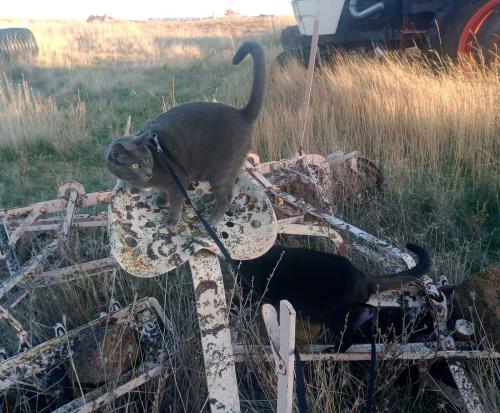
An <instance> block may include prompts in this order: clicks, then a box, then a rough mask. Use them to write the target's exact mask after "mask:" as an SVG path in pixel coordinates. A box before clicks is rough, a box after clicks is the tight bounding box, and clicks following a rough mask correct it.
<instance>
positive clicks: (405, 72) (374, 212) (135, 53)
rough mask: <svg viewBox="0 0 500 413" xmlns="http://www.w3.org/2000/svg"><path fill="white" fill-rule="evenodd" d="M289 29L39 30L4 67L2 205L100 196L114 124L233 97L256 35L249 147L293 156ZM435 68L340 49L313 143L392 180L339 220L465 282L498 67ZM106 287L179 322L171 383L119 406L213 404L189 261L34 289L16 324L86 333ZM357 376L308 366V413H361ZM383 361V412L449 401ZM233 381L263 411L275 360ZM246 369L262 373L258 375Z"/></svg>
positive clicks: (319, 86) (295, 133) (488, 189)
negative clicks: (261, 52)
mask: <svg viewBox="0 0 500 413" xmlns="http://www.w3.org/2000/svg"><path fill="white" fill-rule="evenodd" d="M1 23H2V25H7V26H9V25H11V26H16V25H20V24H21V23H20V22H13V21H3V22H1ZM288 24H291V19H290V18H286V17H283V18H277V17H275V18H270V17H260V18H243V17H242V18H232V19H229V20H228V19H221V20H199V21H190V22H144V23H142V22H116V23H94V24H88V23H83V22H60V21H46V22H45V21H44V22H42V21H38V22H31V24H30V26H29V27H30V29H31V30H32V31H33V32H34V34H35V36H36V38H37V40H38V42H39V47H40V56H39V57H38V59H37V61H35V62H31V63H22V62H19V63H16V64H7V63H1V62H0V71H1V72H2V73H3V75H2V78H1V79H0V209H3V208H9V207H14V206H20V205H24V204H28V203H31V202H35V201H41V200H46V199H52V198H54V197H55V196H56V191H57V186H58V185H60V184H61V183H63V182H65V181H68V180H77V181H79V182H81V183H82V184H84V186H85V188H86V191H87V192H91V191H97V190H108V189H110V188H111V187H112V186H113V184H114V179H113V177H112V176H111V175H110V173H109V172H108V171H107V169H106V168H105V164H104V161H103V152H104V149H105V148H106V146H107V145H108V144H109V143H110V142H111V141H112V139H113V138H114V137H117V136H120V135H121V134H122V133H123V130H124V128H125V125H126V122H127V118H128V116H131V119H132V130H133V131H134V130H139V129H140V128H141V127H142V125H143V124H144V122H145V121H146V120H147V119H149V118H152V117H154V116H156V115H157V114H159V113H160V112H162V111H165V110H168V109H169V108H171V107H173V106H175V105H177V104H181V103H184V102H188V101H193V100H203V101H211V100H213V99H216V100H217V101H219V102H225V103H228V104H232V105H236V106H238V105H243V104H244V102H245V101H246V100H247V97H248V94H249V90H250V84H251V65H250V64H249V63H248V62H245V63H244V64H241V65H240V66H238V67H233V66H232V65H231V58H232V56H233V54H234V52H235V50H236V48H237V47H238V45H239V44H240V43H241V42H242V41H244V40H245V39H249V38H252V39H255V40H257V41H259V42H260V43H261V44H262V45H263V46H264V47H265V49H266V56H267V60H268V68H269V71H270V75H269V80H268V86H267V98H266V104H265V108H264V111H263V113H262V115H261V117H260V119H259V120H258V123H257V126H256V129H255V132H254V138H253V139H254V146H255V149H256V150H257V152H258V153H259V154H260V156H261V158H262V159H263V160H274V159H280V158H283V157H287V156H290V155H292V154H293V153H294V152H295V151H296V150H297V148H298V144H299V140H300V131H301V127H302V125H301V124H300V116H298V115H297V114H298V111H299V110H300V104H301V99H302V95H303V90H304V84H305V79H306V73H305V70H304V69H303V68H301V67H299V66H298V65H294V64H290V65H287V66H285V67H281V66H278V65H277V64H275V63H274V59H275V57H276V56H277V55H278V54H279V53H280V52H281V46H280V44H279V34H280V29H281V28H282V27H284V26H286V25H288ZM440 66H441V67H440V68H437V67H436V65H434V64H431V63H429V62H426V61H417V60H412V59H409V58H405V57H401V56H396V55H389V56H388V57H387V59H385V60H383V61H381V60H377V59H374V58H372V57H369V56H354V55H339V56H337V59H336V62H335V64H334V65H332V66H328V67H325V68H323V69H322V70H320V71H319V72H318V73H317V74H316V77H315V80H314V84H313V90H312V97H311V107H310V112H309V113H310V116H309V123H308V129H307V131H308V133H307V139H306V141H305V149H306V151H307V152H310V153H320V154H323V155H326V154H328V153H331V152H334V151H344V152H350V151H353V150H357V151H359V152H360V153H361V154H362V155H363V156H365V157H366V158H368V159H370V160H371V161H372V162H374V163H375V164H376V165H377V166H378V167H379V168H380V169H381V170H382V172H383V174H384V178H385V184H384V190H383V192H381V193H377V194H374V195H373V196H371V197H370V198H369V199H368V200H367V199H358V198H352V199H346V200H345V202H342V203H336V205H337V209H338V214H339V215H340V216H341V217H343V218H344V219H345V220H347V221H349V222H350V223H352V224H354V225H356V226H358V227H360V228H363V229H364V230H366V231H368V232H370V233H372V234H374V235H376V236H378V237H380V238H382V239H384V240H387V241H389V242H391V243H393V244H395V245H398V246H401V247H403V246H404V243H405V242H406V241H413V242H415V243H418V244H421V245H424V246H426V247H427V248H428V249H429V250H430V252H431V253H432V256H433V263H434V265H433V269H432V275H433V276H436V277H437V276H439V275H442V274H445V275H447V276H448V277H449V279H451V280H453V281H455V282H460V281H462V280H464V279H467V278H469V277H471V276H472V275H473V274H474V273H476V272H477V271H479V270H482V269H484V268H485V267H487V266H488V265H492V264H496V263H498V262H499V252H500V237H499V236H500V233H499V228H500V225H499V224H500V222H499V218H500V208H499V206H500V200H499V198H498V194H499V193H500V170H499V169H500V168H499V154H500V148H499V144H500V139H499V138H500V115H499V113H500V111H499V109H500V77H499V76H498V75H499V71H500V67H499V66H498V65H496V66H493V67H490V68H486V67H482V66H475V65H470V64H465V63H464V64H462V65H455V64H452V63H450V62H441V64H440ZM104 239H105V235H104V234H102V233H99V232H97V231H96V233H95V234H94V237H93V239H91V240H89V239H86V238H83V237H81V238H79V237H78V236H75V237H74V239H73V244H72V245H73V248H72V250H71V251H70V252H69V254H70V255H71V257H70V260H74V261H75V262H77V261H78V257H79V256H80V255H82V254H87V255H89V256H91V255H96V256H97V255H99V254H101V253H102V251H103V249H105V246H104V245H103V240H104ZM111 295H114V296H117V297H118V298H119V299H120V301H121V302H122V304H126V303H130V302H132V300H134V299H135V298H137V297H143V296H147V295H154V296H156V297H157V298H159V300H160V303H161V305H162V306H163V307H164V308H165V311H166V313H167V316H168V317H169V318H170V319H171V321H172V322H173V324H174V326H175V328H176V331H177V332H178V336H176V340H177V343H178V349H179V350H178V353H177V354H176V356H175V357H173V358H172V360H171V364H172V366H171V367H172V370H173V371H174V375H173V377H174V379H172V378H168V379H166V380H164V381H161V382H156V383H155V385H151V386H149V387H148V388H147V389H146V390H145V391H144V392H142V393H140V394H138V395H135V396H133V397H132V396H131V398H130V399H129V400H126V401H125V402H124V401H121V402H118V403H117V405H116V406H114V407H115V408H118V407H119V406H121V407H123V408H124V409H128V410H123V411H141V406H142V407H143V408H144V407H145V406H149V407H148V408H152V407H151V406H154V409H157V410H158V409H159V410H161V409H162V408H164V409H168V410H166V411H172V412H177V411H186V412H192V411H201V410H203V409H205V408H206V402H207V400H206V396H205V384H204V377H203V374H202V369H203V368H202V355H201V352H200V351H199V350H198V349H199V344H200V343H199V337H198V335H197V332H196V316H195V312H194V299H193V298H194V297H193V291H192V286H191V282H190V277H189V275H188V274H187V270H186V268H184V267H182V268H181V269H180V270H178V271H175V273H169V274H168V275H166V276H163V277H160V278H158V279H154V280H142V279H141V280H139V279H132V277H131V276H129V275H127V274H119V276H118V277H117V280H116V283H115V284H114V285H113V286H109V285H107V283H106V279H104V278H102V279H101V278H98V277H94V278H92V279H88V280H85V281H80V282H77V283H74V284H68V285H64V286H62V287H57V288H52V289H50V290H48V289H46V290H43V291H37V292H35V293H34V294H33V295H32V296H31V298H30V299H29V300H26V301H27V302H26V303H23V305H21V306H20V307H19V309H18V310H17V312H16V316H17V317H18V318H19V319H20V320H21V321H23V322H26V325H30V326H32V328H33V331H34V332H35V333H36V334H37V335H38V336H41V337H46V338H48V337H50V334H51V326H52V325H53V324H54V323H55V322H56V321H59V320H60V319H61V318H62V316H63V315H64V317H65V319H66V320H67V324H68V327H69V328H73V327H75V326H78V325H81V324H83V323H84V322H86V321H88V320H91V319H93V318H95V316H96V314H97V313H98V312H99V311H100V310H102V308H104V307H105V304H106V302H107V301H108V300H109V298H110V297H111ZM2 323H3V322H2ZM0 337H1V338H0V345H3V346H5V347H8V348H10V349H14V348H15V347H16V345H17V344H16V338H15V337H14V335H13V334H12V332H11V331H10V330H9V327H8V326H7V324H5V325H3V324H2V325H1V326H0ZM356 369H358V370H359V369H361V367H360V366H356V367H355V369H354V370H355V371H353V370H352V369H349V368H347V366H341V367H338V368H337V367H335V369H334V367H333V364H328V363H325V365H323V366H321V367H314V368H311V370H312V371H311V375H316V376H317V377H320V378H321V380H320V382H321V386H322V387H321V388H316V389H313V388H312V387H311V388H309V391H310V394H309V396H310V402H311V406H312V410H313V411H318V412H335V411H340V410H341V411H353V412H357V411H361V409H362V401H363V400H364V395H365V386H366V383H365V380H364V379H363V380H362V381H360V379H359V378H360V377H363V375H362V374H361V376H360V374H359V371H356ZM380 369H381V373H380V375H381V377H385V378H386V379H387V380H386V381H385V382H384V381H383V380H382V379H380V383H384V385H382V384H381V385H380V387H379V388H378V389H377V394H376V398H377V401H378V406H379V408H380V411H382V410H383V408H384V407H386V408H387V409H388V410H386V411H412V412H420V411H421V412H430V411H436V412H437V411H450V410H448V409H451V407H450V404H449V402H448V401H446V399H445V398H444V397H443V395H442V394H440V393H438V392H434V393H432V394H431V397H427V396H426V397H424V396H423V392H422V391H421V392H420V393H419V394H418V395H417V396H416V398H414V399H410V398H409V397H408V392H409V390H408V389H406V390H405V389H402V390H400V391H399V392H395V391H393V388H392V387H393V386H392V384H393V382H394V377H396V375H397V374H396V373H395V371H394V368H393V367H392V366H389V365H386V364H384V365H382V366H381V367H380ZM471 369H472V370H473V372H474V373H475V374H476V377H477V378H478V379H477V388H478V391H479V393H480V395H481V397H482V399H483V401H484V403H485V404H486V405H487V406H489V407H490V410H489V411H494V410H495V407H493V406H494V405H495V403H498V397H497V396H496V388H495V378H492V377H493V376H494V375H495V374H496V375H497V377H498V367H494V366H490V365H484V364H481V365H477V366H472V367H471ZM334 370H335V371H334ZM495 372H496V373H495ZM239 373H240V375H241V379H242V381H245V385H244V386H243V390H242V391H243V398H244V399H245V406H246V407H248V409H249V411H271V406H272V403H273V401H272V398H273V397H275V395H273V391H274V390H273V386H272V384H271V382H270V380H271V379H270V378H271V377H272V374H271V373H272V369H271V366H270V365H266V364H262V363H258V362H255V363H254V364H252V365H251V367H250V368H248V369H242V371H240V372H239ZM255 375H257V376H259V377H266V380H260V383H256V380H255ZM391 380H392V381H391ZM331 389H334V390H335V391H334V392H332V391H331ZM354 389H355V390H354ZM318 394H319V395H320V396H321V397H318ZM313 400H314V401H313ZM387 406H391V407H387ZM391 409H394V410H391ZM109 411H111V408H110V410H109ZM120 411H121V410H120Z"/></svg>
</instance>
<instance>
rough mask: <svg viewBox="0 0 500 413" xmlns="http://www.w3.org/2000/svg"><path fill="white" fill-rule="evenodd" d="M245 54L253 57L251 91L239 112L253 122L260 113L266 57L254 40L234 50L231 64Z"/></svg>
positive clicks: (234, 63) (262, 101)
mask: <svg viewBox="0 0 500 413" xmlns="http://www.w3.org/2000/svg"><path fill="white" fill-rule="evenodd" d="M247 54H251V55H252V58H253V83H252V93H251V94H250V100H249V101H248V103H247V105H246V106H245V107H244V108H243V109H241V113H242V114H243V116H245V118H247V119H248V120H249V121H251V122H253V121H254V120H255V119H257V117H258V116H259V114H260V111H261V109H262V105H263V103H264V87H265V84H266V59H265V56H264V50H263V49H262V47H261V46H260V45H259V44H258V43H255V42H250V41H249V42H245V43H243V44H242V45H241V46H240V48H239V49H238V50H237V51H236V54H235V55H234V57H233V65H237V64H238V63H240V62H241V61H242V60H243V59H244V58H245V56H246V55H247Z"/></svg>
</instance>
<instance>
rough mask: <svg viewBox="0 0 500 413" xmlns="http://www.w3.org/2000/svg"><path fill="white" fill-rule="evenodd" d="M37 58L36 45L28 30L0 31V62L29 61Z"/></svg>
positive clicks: (10, 29) (12, 29)
mask: <svg viewBox="0 0 500 413" xmlns="http://www.w3.org/2000/svg"><path fill="white" fill-rule="evenodd" d="M37 56H38V44H37V42H36V39H35V36H34V35H33V33H32V32H31V31H30V30H29V29H25V28H9V29H0V61H7V62H15V61H18V60H21V59H27V60H31V59H34V58H36V57H37Z"/></svg>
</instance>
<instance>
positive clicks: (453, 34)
mask: <svg viewBox="0 0 500 413" xmlns="http://www.w3.org/2000/svg"><path fill="white" fill-rule="evenodd" d="M437 22H438V25H439V36H436V39H437V38H439V39H440V41H441V43H440V44H437V45H436V46H437V50H441V51H442V53H443V54H444V55H447V56H450V57H453V58H456V57H458V55H460V54H466V55H469V56H471V57H475V56H478V54H479V52H482V53H483V55H484V54H485V52H487V51H488V50H493V51H494V48H495V47H496V45H497V44H498V36H499V34H500V33H499V31H498V29H499V22H500V0H486V1H485V0H457V1H456V3H455V5H454V6H452V7H450V8H449V9H448V10H443V11H442V12H441V13H439V12H438V13H437Z"/></svg>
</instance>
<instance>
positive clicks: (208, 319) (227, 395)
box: [189, 250, 240, 413]
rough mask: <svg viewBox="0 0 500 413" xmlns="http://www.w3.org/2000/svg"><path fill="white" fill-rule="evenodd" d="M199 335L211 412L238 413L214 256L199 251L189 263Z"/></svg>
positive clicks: (223, 301) (221, 285)
mask: <svg viewBox="0 0 500 413" xmlns="http://www.w3.org/2000/svg"><path fill="white" fill-rule="evenodd" d="M189 265H190V267H191V275H192V278H193V285H194V291H195V298H196V310H197V313H198V322H199V326H200V333H201V343H202V347H203V358H204V361H205V375H206V378H207V387H208V393H209V399H208V401H209V405H210V411H211V412H212V413H214V412H239V411H240V400H239V394H238V385H237V381H236V370H235V366H234V361H233V348H232V345H231V332H230V330H229V320H228V317H229V312H228V309H227V305H226V297H225V294H224V283H223V280H222V272H221V268H220V264H219V259H218V258H217V256H216V255H215V254H214V253H212V252H210V251H208V250H201V251H198V252H197V253H196V254H195V255H193V256H192V257H191V258H190V260H189Z"/></svg>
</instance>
